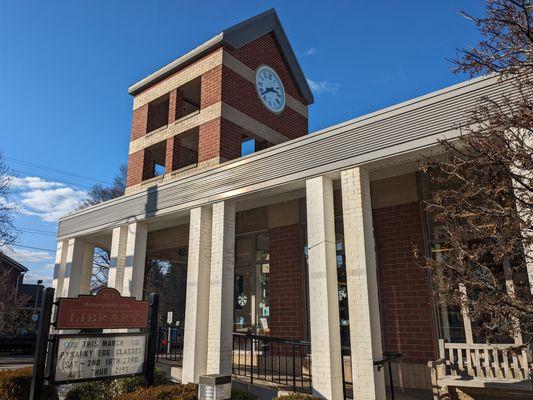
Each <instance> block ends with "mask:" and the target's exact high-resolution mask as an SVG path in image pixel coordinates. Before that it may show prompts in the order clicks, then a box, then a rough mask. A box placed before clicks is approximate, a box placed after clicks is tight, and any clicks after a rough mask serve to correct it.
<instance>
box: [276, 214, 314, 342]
mask: <svg viewBox="0 0 533 400" xmlns="http://www.w3.org/2000/svg"><path fill="white" fill-rule="evenodd" d="M269 246H270V249H269V251H270V330H271V335H272V336H275V337H283V338H288V339H300V340H301V339H303V338H304V318H305V312H304V292H303V291H304V287H303V279H304V276H303V271H302V242H301V229H300V224H294V225H287V226H282V227H278V228H271V229H270V230H269Z"/></svg>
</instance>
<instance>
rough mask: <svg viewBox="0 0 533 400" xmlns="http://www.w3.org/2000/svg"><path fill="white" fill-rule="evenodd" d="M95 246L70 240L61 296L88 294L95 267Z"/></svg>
mask: <svg viewBox="0 0 533 400" xmlns="http://www.w3.org/2000/svg"><path fill="white" fill-rule="evenodd" d="M93 252H94V245H92V244H89V243H87V242H86V241H85V240H83V239H80V238H74V239H69V240H68V244H67V252H66V253H67V254H66V260H65V275H64V278H63V285H62V290H61V296H59V295H58V297H76V296H78V295H79V294H88V293H89V286H90V282H91V274H92V267H93V257H92V256H93Z"/></svg>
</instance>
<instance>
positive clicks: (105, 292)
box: [54, 287, 149, 329]
mask: <svg viewBox="0 0 533 400" xmlns="http://www.w3.org/2000/svg"><path fill="white" fill-rule="evenodd" d="M148 309H149V304H148V301H143V300H137V299H136V298H135V297H124V296H121V294H120V292H119V291H118V290H117V289H115V288H109V287H104V288H101V289H100V290H98V292H97V293H96V295H90V294H80V295H78V297H74V298H72V297H59V298H58V299H57V316H56V320H55V322H54V327H55V328H56V329H125V328H127V329H130V328H131V329H146V327H147V325H148ZM84 312H85V313H87V314H90V315H92V316H93V317H94V318H97V317H99V321H90V320H88V318H86V320H85V321H74V322H72V321H69V320H68V316H67V314H68V313H70V314H72V315H74V314H75V315H79V314H80V313H81V314H82V315H83V313H84ZM124 313H130V314H131V315H130V317H131V316H132V315H136V316H139V318H136V319H138V322H127V321H115V322H111V321H102V317H107V318H111V317H110V315H113V314H114V315H115V316H119V315H121V314H124ZM123 318H124V315H123Z"/></svg>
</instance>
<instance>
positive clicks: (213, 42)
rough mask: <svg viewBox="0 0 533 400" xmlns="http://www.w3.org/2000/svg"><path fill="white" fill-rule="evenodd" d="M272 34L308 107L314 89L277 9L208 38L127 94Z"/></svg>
mask: <svg viewBox="0 0 533 400" xmlns="http://www.w3.org/2000/svg"><path fill="white" fill-rule="evenodd" d="M269 33H272V34H273V35H274V37H275V38H276V41H277V43H278V46H279V49H280V52H281V54H282V56H283V58H284V60H285V62H286V64H287V67H288V68H289V71H290V72H291V74H292V76H293V78H294V80H295V82H296V84H297V86H298V89H299V90H300V93H301V95H302V97H303V98H304V99H305V100H306V101H307V102H308V104H311V103H313V101H314V98H313V93H312V91H311V88H310V87H309V84H308V83H307V79H306V78H305V75H304V73H303V71H302V68H301V67H300V64H299V63H298V60H297V58H296V55H295V54H294V50H293V49H292V47H291V44H290V43H289V39H288V38H287V35H286V34H285V31H284V29H283V27H282V26H281V22H280V21H279V18H278V15H277V13H276V11H275V10H274V9H270V10H268V11H265V12H263V13H261V14H259V15H256V16H255V17H252V18H250V19H247V20H245V21H242V22H240V23H238V24H237V25H234V26H232V27H231V28H228V29H225V30H223V31H222V32H220V33H219V34H218V35H216V36H214V37H213V38H211V39H209V40H208V41H207V42H205V43H203V44H201V45H200V46H198V47H196V48H195V49H193V50H191V51H189V52H188V53H186V54H184V55H182V56H181V57H179V58H177V59H176V60H174V61H172V62H171V63H169V64H167V65H165V66H164V67H163V68H160V69H159V70H157V71H156V72H154V73H152V74H150V75H148V76H147V77H146V78H144V79H141V80H140V81H139V82H137V83H134V84H133V85H131V86H130V87H129V88H128V93H129V94H131V95H133V96H134V95H136V94H138V93H140V92H142V91H143V90H145V89H147V88H148V87H150V86H152V85H154V84H155V83H157V82H160V81H161V80H163V79H165V78H166V77H168V76H170V75H172V74H173V73H175V72H176V71H178V70H180V69H182V68H184V67H186V66H187V65H189V64H191V63H193V62H195V61H197V60H198V59H200V58H202V57H203V56H205V55H207V54H209V53H211V52H212V51H213V50H216V49H217V48H219V47H221V46H224V45H227V46H229V47H231V48H235V49H239V48H241V47H242V46H244V45H246V44H248V43H250V42H252V41H254V40H256V39H258V38H260V37H261V36H264V35H266V34H269Z"/></svg>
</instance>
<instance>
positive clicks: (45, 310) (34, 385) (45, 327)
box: [30, 288, 54, 400]
mask: <svg viewBox="0 0 533 400" xmlns="http://www.w3.org/2000/svg"><path fill="white" fill-rule="evenodd" d="M53 305H54V288H46V289H44V292H43V300H42V306H41V313H40V315H39V328H38V330H37V342H36V344H35V359H34V360H33V371H32V376H31V388H30V400H40V399H41V396H42V393H43V385H44V378H45V377H44V371H45V367H46V350H47V348H48V337H49V335H50V321H51V319H52V307H53Z"/></svg>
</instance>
